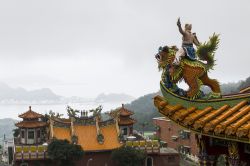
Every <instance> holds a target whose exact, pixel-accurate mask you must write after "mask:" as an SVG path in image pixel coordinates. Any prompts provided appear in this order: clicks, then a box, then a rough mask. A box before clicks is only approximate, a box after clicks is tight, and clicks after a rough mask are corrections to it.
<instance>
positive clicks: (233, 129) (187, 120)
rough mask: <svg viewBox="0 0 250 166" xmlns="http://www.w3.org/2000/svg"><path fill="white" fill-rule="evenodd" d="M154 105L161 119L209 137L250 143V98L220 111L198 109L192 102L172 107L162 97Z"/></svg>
mask: <svg viewBox="0 0 250 166" xmlns="http://www.w3.org/2000/svg"><path fill="white" fill-rule="evenodd" d="M154 104H155V106H156V108H157V109H158V111H159V112H160V113H161V114H162V115H164V116H166V117H167V118H169V119H170V120H172V121H173V122H175V123H177V124H178V125H180V126H182V127H184V128H186V129H189V130H192V131H194V132H196V133H199V134H202V135H207V136H210V137H216V138H221V139H229V140H234V141H239V142H246V143H250V141H249V140H250V104H249V99H247V98H246V99H244V100H242V101H239V102H238V103H235V104H233V105H232V104H231V105H229V104H224V105H222V106H220V107H219V108H215V107H212V106H206V107H204V108H197V107H195V104H193V103H192V102H190V104H189V106H188V107H187V106H183V105H181V104H170V103H169V102H168V99H167V98H163V97H161V96H156V97H155V98H154Z"/></svg>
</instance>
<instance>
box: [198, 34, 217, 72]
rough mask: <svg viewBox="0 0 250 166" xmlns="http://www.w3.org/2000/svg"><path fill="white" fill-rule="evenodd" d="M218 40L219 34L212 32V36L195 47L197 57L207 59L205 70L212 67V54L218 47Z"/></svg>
mask: <svg viewBox="0 0 250 166" xmlns="http://www.w3.org/2000/svg"><path fill="white" fill-rule="evenodd" d="M219 41H220V39H219V35H217V34H215V33H214V34H213V36H211V37H210V38H209V41H208V42H205V43H203V44H201V45H200V46H199V47H198V48H197V51H196V54H197V56H198V57H199V59H200V60H203V61H207V64H206V69H207V70H210V69H213V67H214V65H215V60H214V54H215V51H216V50H217V48H218V45H219Z"/></svg>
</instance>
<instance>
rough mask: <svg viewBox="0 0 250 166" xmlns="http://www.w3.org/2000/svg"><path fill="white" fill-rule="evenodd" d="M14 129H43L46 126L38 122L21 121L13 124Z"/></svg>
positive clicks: (44, 123)
mask: <svg viewBox="0 0 250 166" xmlns="http://www.w3.org/2000/svg"><path fill="white" fill-rule="evenodd" d="M15 125H16V127H20V128H38V127H44V126H47V125H48V124H47V123H46V122H40V121H21V122H18V123H16V124H15Z"/></svg>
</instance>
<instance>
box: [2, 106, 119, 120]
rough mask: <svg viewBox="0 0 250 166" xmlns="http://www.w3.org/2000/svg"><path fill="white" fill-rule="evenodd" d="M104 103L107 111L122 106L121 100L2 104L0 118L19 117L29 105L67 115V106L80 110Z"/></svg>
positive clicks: (39, 111) (35, 108) (39, 109)
mask: <svg viewBox="0 0 250 166" xmlns="http://www.w3.org/2000/svg"><path fill="white" fill-rule="evenodd" d="M99 105H102V106H103V111H102V112H107V111H110V110H111V109H115V108H118V107H121V102H119V103H118V102H117V103H116V102H113V103H107V102H103V103H97V102H85V103H68V104H34V105H26V104H10V105H9V104H0V119H3V118H12V119H17V120H20V119H19V118H18V115H20V114H22V113H24V112H26V111H28V109H29V106H31V108H32V110H33V111H35V112H38V113H40V114H45V113H48V112H49V111H50V110H52V111H54V112H58V113H60V114H63V115H64V116H63V117H67V111H66V108H67V106H70V107H72V108H73V109H78V110H89V109H93V108H96V107H97V106H99Z"/></svg>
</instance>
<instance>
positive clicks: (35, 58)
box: [0, 0, 250, 97]
mask: <svg viewBox="0 0 250 166" xmlns="http://www.w3.org/2000/svg"><path fill="white" fill-rule="evenodd" d="M178 17H181V21H182V22H183V25H184V23H186V22H188V23H192V24H193V31H194V32H196V33H197V36H198V38H199V40H200V41H202V42H204V41H206V40H208V37H209V36H211V35H212V34H213V33H214V32H216V33H219V34H221V36H220V38H221V43H220V47H219V49H218V51H217V53H216V59H217V66H216V67H215V70H214V71H211V72H210V73H209V75H210V76H211V77H213V78H217V79H218V80H219V81H220V82H221V83H226V82H234V81H238V80H241V79H245V78H246V77H248V76H250V73H249V71H250V70H249V69H250V65H249V61H250V53H249V51H250V50H249V40H250V21H249V20H250V1H249V0H239V1H229V0H220V1H218V0H206V1H201V0H189V1H188V2H187V1H178V0H174V1H173V0H171V1H167V0H159V1H158V0H151V1H149V0H99V1H96V0H89V1H84V0H79V1H73V0H67V1H65V0H40V1H34V0H22V1H20V0H11V1H0V59H1V60H0V82H4V83H7V84H9V85H11V86H12V87H24V88H26V89H36V88H50V89H52V90H53V91H54V92H55V93H57V94H59V95H64V96H82V97H95V96H96V95H98V94H99V93H102V92H106V93H111V92H112V93H127V94H130V95H132V96H134V97H138V96H141V95H144V94H147V93H151V92H155V91H157V90H158V89H159V80H160V73H159V72H158V69H157V64H156V61H155V59H154V54H155V53H156V52H157V50H158V47H159V46H161V45H174V44H175V45H177V46H180V45H181V35H180V34H179V32H178V29H177V26H176V21H177V18H178Z"/></svg>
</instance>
